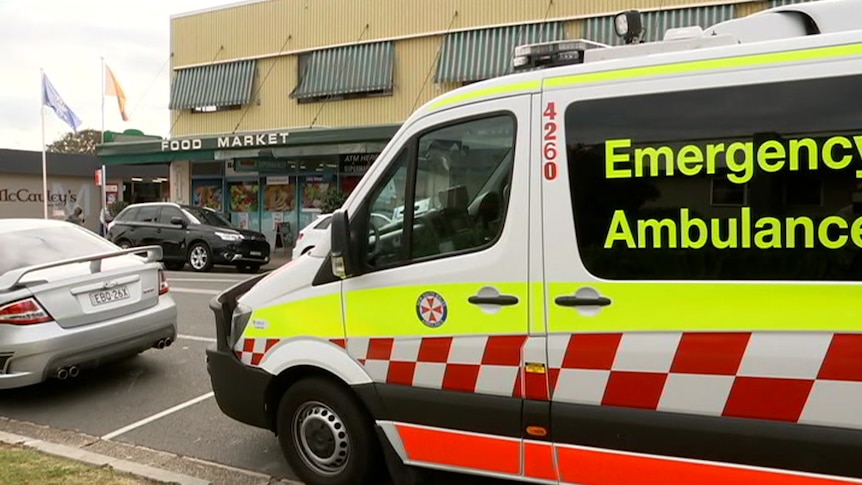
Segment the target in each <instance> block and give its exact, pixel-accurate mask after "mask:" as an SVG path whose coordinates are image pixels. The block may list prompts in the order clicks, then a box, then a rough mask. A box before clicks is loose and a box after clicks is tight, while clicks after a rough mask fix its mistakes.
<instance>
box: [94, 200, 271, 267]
mask: <svg viewBox="0 0 862 485" xmlns="http://www.w3.org/2000/svg"><path fill="white" fill-rule="evenodd" d="M107 238H108V239H109V240H110V241H111V242H113V243H114V244H116V245H118V246H120V247H123V248H129V247H133V246H151V245H154V244H158V245H160V246H161V247H162V251H163V253H164V256H163V258H162V261H163V262H164V264H165V268H167V269H169V270H173V271H179V270H181V269H183V268H184V267H185V265H186V263H188V264H189V265H190V266H191V267H192V269H194V270H195V271H210V270H212V267H213V265H215V264H220V265H231V266H236V267H237V269H239V270H240V271H242V272H244V273H256V272H257V271H258V270H259V269H260V267H261V266H263V265H264V264H266V263H268V262H269V243H268V242H267V240H266V236H264V235H263V234H261V233H259V232H255V231H247V230H244V229H238V228H236V227H235V226H233V225H232V224H231V223H230V221H228V220H227V219H225V218H224V216H222V215H221V214H219V213H218V212H216V211H214V210H212V209H207V208H204V207H192V206H187V205H180V204H174V203H171V202H156V203H144V204H132V205H130V206H128V207H126V208H125V209H123V211H122V212H120V213H119V214H117V216H116V217H115V218H114V220H113V221H111V223H110V230H109V231H108V235H107Z"/></svg>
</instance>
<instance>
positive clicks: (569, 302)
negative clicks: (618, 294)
mask: <svg viewBox="0 0 862 485" xmlns="http://www.w3.org/2000/svg"><path fill="white" fill-rule="evenodd" d="M554 303H556V304H557V305H560V306H608V305H610V304H611V299H610V298H606V297H604V296H599V297H596V298H581V297H578V296H558V297H557V298H556V299H555V300H554Z"/></svg>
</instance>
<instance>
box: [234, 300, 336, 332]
mask: <svg viewBox="0 0 862 485" xmlns="http://www.w3.org/2000/svg"><path fill="white" fill-rule="evenodd" d="M341 319H342V317H341V296H340V295H339V294H338V293H334V294H331V295H325V296H319V297H312V298H305V299H302V300H296V301H292V302H289V303H283V304H280V305H273V306H270V307H265V308H260V309H257V310H255V311H254V313H252V315H251V318H250V319H249V321H248V325H246V327H245V332H244V333H243V336H244V337H248V338H255V337H263V338H287V337H296V336H300V335H302V336H309V337H320V338H344V329H343V326H342V321H341ZM255 320H257V321H258V323H257V325H256V324H255ZM263 322H266V326H263V325H262V324H263ZM261 327H262V328H261Z"/></svg>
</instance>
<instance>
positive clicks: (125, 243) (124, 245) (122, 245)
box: [120, 241, 129, 249]
mask: <svg viewBox="0 0 862 485" xmlns="http://www.w3.org/2000/svg"><path fill="white" fill-rule="evenodd" d="M120 247H121V248H123V249H129V243H127V242H126V241H123V242H121V243H120Z"/></svg>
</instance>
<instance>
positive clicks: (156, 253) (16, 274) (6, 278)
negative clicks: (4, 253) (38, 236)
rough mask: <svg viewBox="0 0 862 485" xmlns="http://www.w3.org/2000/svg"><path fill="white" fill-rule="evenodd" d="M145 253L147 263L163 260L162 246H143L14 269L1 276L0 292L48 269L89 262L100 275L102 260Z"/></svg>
mask: <svg viewBox="0 0 862 485" xmlns="http://www.w3.org/2000/svg"><path fill="white" fill-rule="evenodd" d="M144 252H145V253H147V256H146V261H145V262H147V263H153V262H156V261H159V260H161V259H162V255H163V252H162V247H161V246H141V247H136V248H129V249H120V250H117V251H110V252H107V253H97V254H92V255H89V256H80V257H77V258H69V259H61V260H58V261H53V262H50V263H42V264H34V265H32V266H25V267H23V268H17V269H13V270H11V271H7V272H6V273H4V274H2V275H0V292H4V291H9V290H11V289H13V288H15V287H17V286H18V284H19V283H20V281H21V278H23V277H24V276H25V275H27V274H29V273H32V272H34V271H41V270H43V269H48V268H56V267H58V266H65V265H67V264H76V263H86V262H89V263H90V272H92V273H98V272H100V271H102V260H104V259H108V258H115V257H118V256H124V255H127V254H140V253H144Z"/></svg>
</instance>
